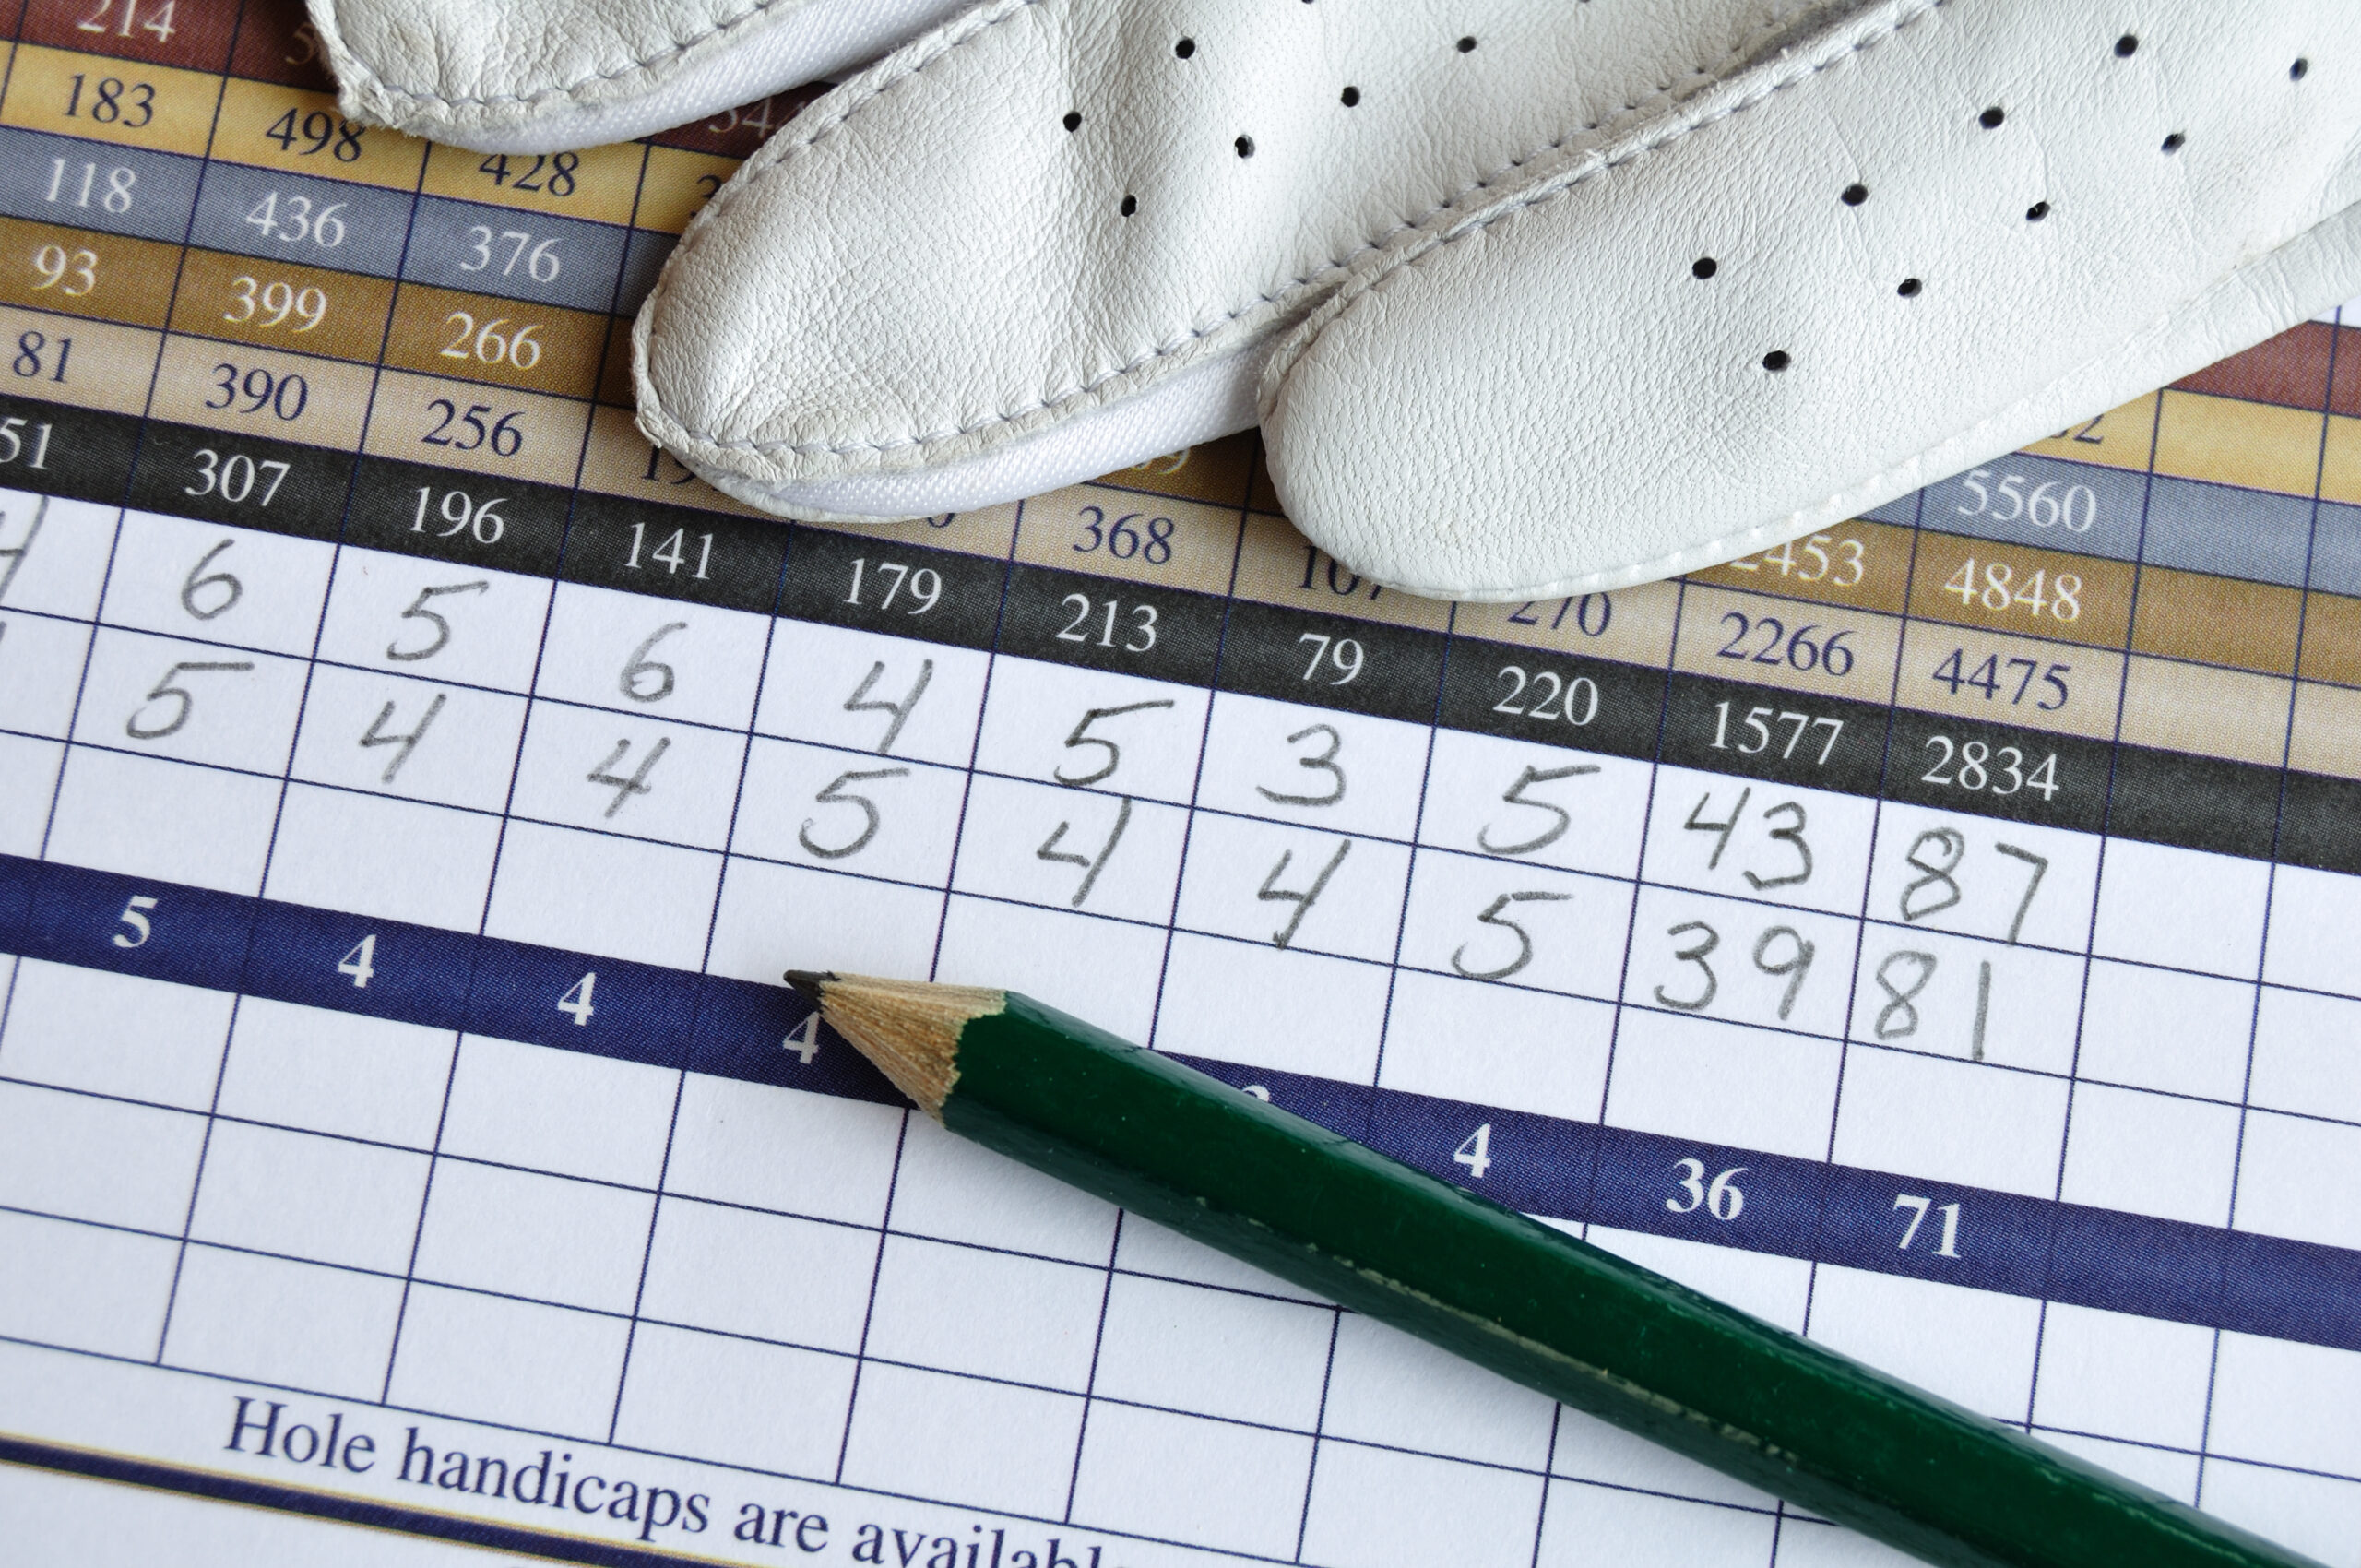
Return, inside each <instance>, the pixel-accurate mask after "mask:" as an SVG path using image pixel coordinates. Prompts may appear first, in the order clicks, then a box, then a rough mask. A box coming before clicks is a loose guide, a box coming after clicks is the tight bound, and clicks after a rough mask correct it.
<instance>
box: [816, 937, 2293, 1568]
mask: <svg viewBox="0 0 2361 1568" xmlns="http://www.w3.org/2000/svg"><path fill="white" fill-rule="evenodd" d="M787 978H788V980H789V982H790V983H792V984H793V985H794V986H795V987H796V988H797V989H798V990H800V991H801V992H804V993H805V994H806V995H808V996H810V997H811V998H813V1000H814V1001H815V1002H817V1003H818V1004H819V1005H820V1009H821V1013H822V1016H824V1017H825V1018H826V1019H827V1021H828V1023H829V1024H830V1025H831V1026H833V1027H834V1028H836V1032H837V1033H839V1034H841V1035H843V1036H844V1037H845V1038H846V1039H848V1040H850V1041H851V1042H852V1043H853V1045H854V1046H855V1047H857V1048H858V1049H859V1050H860V1052H861V1053H862V1054H863V1055H865V1056H867V1057H868V1058H869V1059H870V1060H871V1061H872V1062H873V1063H876V1064H877V1066H878V1067H879V1068H880V1069H882V1070H883V1071H884V1074H885V1075H886V1076H887V1077H888V1078H890V1079H892V1080H893V1081H894V1084H895V1085H896V1087H898V1088H900V1089H901V1090H902V1092H904V1093H905V1094H907V1095H908V1096H909V1097H910V1098H911V1099H914V1100H916V1101H918V1103H919V1107H920V1108H921V1109H922V1110H924V1111H927V1112H928V1113H929V1114H930V1115H931V1116H933V1117H934V1118H935V1119H936V1120H937V1121H939V1122H941V1123H943V1125H944V1126H945V1127H947V1128H949V1129H950V1130H951V1131H952V1132H955V1133H957V1134H961V1135H962V1136H965V1137H968V1138H972V1139H974V1140H975V1141H976V1142H978V1143H980V1144H983V1145H985V1146H988V1147H990V1148H993V1149H997V1150H998V1151H1000V1152H1001V1153H1002V1154H1004V1155H1007V1156H1009V1157H1010V1158H1014V1159H1018V1160H1021V1161H1023V1162H1024V1163H1025V1164H1026V1165H1030V1166H1032V1167H1033V1168H1035V1169H1036V1170H1042V1171H1046V1172H1047V1173H1049V1174H1050V1175H1052V1176H1055V1177H1058V1178H1060V1179H1061V1180H1063V1181H1065V1182H1071V1183H1073V1184H1074V1186H1077V1187H1080V1188H1082V1189H1083V1190H1084V1191H1086V1192H1089V1193H1095V1194H1097V1195H1098V1196H1100V1197H1102V1198H1105V1199H1107V1200H1109V1202H1112V1203H1115V1204H1119V1205H1121V1206H1123V1207H1124V1208H1127V1209H1130V1210H1131V1211H1132V1212H1133V1213H1135V1214H1138V1215H1141V1216H1143V1217H1145V1218H1149V1219H1153V1220H1155V1221H1157V1223H1159V1224H1163V1225H1168V1226H1170V1227H1171V1228H1172V1229H1175V1230H1179V1231H1181V1232H1182V1233H1183V1234H1185V1235H1188V1236H1192V1237H1194V1238H1196V1239H1197V1240H1198V1241H1204V1242H1205V1243H1207V1244H1209V1245H1211V1246H1214V1247H1216V1248H1219V1249H1220V1250H1221V1251H1223V1252H1225V1253H1229V1254H1230V1255H1231V1256H1233V1257H1237V1258H1240V1259H1243V1260H1244V1261H1246V1262H1248V1263H1251V1264H1253V1265H1257V1266H1258V1267H1261V1268H1264V1269H1267V1270H1268V1271H1270V1272H1271V1273H1273V1274H1275V1275H1277V1276H1279V1277H1281V1278H1283V1279H1287V1280H1291V1281H1293V1282H1294V1283H1296V1284H1297V1285H1299V1286H1302V1287H1304V1288H1305V1289H1310V1290H1314V1291H1317V1292H1319V1293H1320V1294H1321V1295H1323V1296H1326V1297H1327V1298H1329V1299H1330V1300H1331V1301H1337V1302H1339V1303H1341V1304H1343V1305H1345V1306H1347V1307H1350V1308H1352V1309H1353V1310H1354V1311H1356V1312H1359V1313H1367V1314H1368V1315H1370V1317H1373V1318H1376V1319H1378V1320H1380V1321H1381V1322H1383V1323H1388V1324H1393V1325H1394V1327H1396V1328H1399V1329H1402V1330H1404V1331H1405V1332H1406V1333H1410V1334H1415V1335H1417V1336H1418V1337H1420V1338H1422V1339H1426V1340H1430V1341H1431V1342H1432V1343H1434V1344H1437V1345H1440V1346H1442V1348H1445V1349H1448V1350H1451V1351H1453V1352H1455V1353H1457V1354H1459V1355H1461V1356H1464V1357H1465V1358H1467V1359H1468V1360H1471V1361H1475V1362H1477V1364H1479V1365H1481V1366H1485V1367H1489V1368H1490V1369H1491V1370H1492V1371H1494V1372H1498V1373H1500V1374H1501V1376H1503V1377H1507V1378H1511V1379H1513V1380H1514V1381H1516V1382H1518V1383H1521V1384H1525V1385H1526V1386H1527V1387H1530V1388H1535V1389H1537V1390H1539V1391H1540V1392H1542V1393H1544V1394H1547V1395H1549V1396H1553V1397H1555V1398H1557V1399H1560V1400H1562V1401H1564V1402H1565V1403H1566V1404H1569V1405H1572V1406H1573V1407H1574V1408H1577V1409H1581V1410H1586V1411H1588V1412H1590V1413H1591V1414H1592V1415H1595V1416H1597V1417H1599V1418H1601V1419H1602V1420H1608V1421H1612V1422H1614V1423H1615V1424H1616V1425H1618V1426H1620V1427H1623V1428H1625V1429H1627V1430H1629V1431H1634V1432H1637V1433H1639V1434H1640V1435H1641V1436H1643V1437H1645V1438H1649V1439H1651V1440H1653V1441H1655V1442H1656V1443H1662V1444H1664V1445H1665V1446H1666V1447H1667V1448H1670V1449H1672V1450H1674V1451H1675V1452H1677V1453H1680V1454H1684V1455H1688V1456H1689V1457H1690V1458H1691V1459H1695V1460H1697V1461H1699V1462H1700V1463H1702V1464H1705V1465H1710V1466H1712V1467H1714V1468H1715V1469H1717V1470H1720V1471H1722V1472H1723V1473H1724V1474H1726V1475H1730V1476H1734V1477H1736V1478H1737V1479H1739V1480H1742V1481H1745V1482H1747V1483H1748V1484H1750V1485H1751V1486H1756V1487H1760V1488H1761V1489H1762V1490H1763V1491H1768V1492H1772V1493H1774V1494H1776V1495H1777V1496H1780V1497H1783V1498H1786V1500H1787V1501H1788V1502H1790V1503H1797V1504H1799V1505H1801V1506H1802V1507H1805V1508H1809V1509H1810V1510H1812V1511H1813V1512H1815V1513H1818V1514H1821V1515H1826V1516H1827V1517H1829V1518H1831V1519H1834V1520H1836V1521H1837V1522H1839V1523H1840V1524H1845V1525H1849V1526H1852V1527H1853V1528H1854V1529H1857V1530H1859V1531H1860V1532H1861V1533H1862V1534H1864V1535H1867V1536H1869V1537H1872V1538H1875V1539H1878V1540H1880V1541H1883V1542H1885V1543H1886V1544H1887V1545H1889V1546H1892V1547H1896V1548H1898V1549H1900V1550H1904V1551H1907V1552H1910V1553H1912V1554H1914V1555H1916V1556H1918V1557H1921V1558H1924V1559H1926V1560H1927V1561H1928V1562H1939V1563H1946V1564H1961V1565H1967V1564H1975V1565H1979V1568H1981V1565H1986V1564H1999V1563H2007V1564H2013V1565H2021V1568H2034V1565H2037V1568H2122V1565H2127V1564H2139V1565H2140V1568H2193V1565H2196V1564H2209V1565H2213V1568H2228V1565H2233V1564H2236V1565H2239V1568H2260V1565H2263V1564H2270V1565H2272V1568H2318V1565H2317V1564H2314V1563H2313V1562H2312V1561H2311V1559H2309V1558H2306V1557H2302V1556H2298V1555H2297V1554H2296V1553H2295V1552H2292V1551H2288V1550H2284V1548H2281V1547H2278V1546H2275V1545H2273V1544H2272V1543H2271V1542H2269V1541H2266V1540H2263V1539H2261V1538H2259V1537H2256V1536H2252V1535H2249V1534H2248V1533H2247V1532H2245V1531H2243V1530H2240V1529H2237V1528H2235V1527H2234V1526H2229V1525H2225V1524H2223V1523H2221V1522H2220V1521H2219V1520H2216V1519H2213V1518H2210V1517H2208V1516H2207V1515H2203V1514H2201V1513H2199V1512H2198V1511H2197V1510H2196V1509H2194V1508H2191V1507H2189V1506H2188V1505H2187V1504H2185V1503H2177V1502H2175V1501H2173V1500H2172V1499H2171V1498H2168V1497H2165V1496H2164V1495H2163V1494H2162V1493H2160V1492H2154V1491H2149V1490H2148V1489H2147V1488H2145V1487H2142V1486H2138V1485H2135V1484H2133V1483H2132V1482H2130V1481H2128V1480H2124V1479H2121V1478H2119V1477H2118V1476H2114V1475H2111V1474H2109V1473H2108V1472H2106V1471H2105V1470H2102V1469H2100V1468H2099V1467H2096V1466H2094V1465H2091V1464H2089V1463H2086V1462H2085V1461H2083V1460H2081V1459H2078V1458H2076V1457H2074V1456H2073V1455H2069V1454H2065V1453H2062V1452H2060V1451H2059V1450H2058V1449H2055V1448H2052V1447H2050V1446H2048V1445H2047V1444H2046V1443H2037V1442H2035V1441H2034V1440H2033V1439H2031V1438H2029V1437H2025V1436H2023V1435H2021V1434H2020V1433H2018V1432H2016V1431H2011V1429H2009V1428H2007V1427H2004V1426H2001V1425H2000V1424H1999V1423H1998V1422H1996V1421H1992V1420H1987V1419H1985V1418H1984V1417H1982V1416H1979V1415H1976V1414H1975V1413H1974V1412H1973V1411H1970V1410H1966V1409H1963V1408H1960V1407H1959V1406H1957V1405H1953V1404H1952V1403H1950V1402H1949V1401H1948V1400H1944V1399H1940V1398H1937V1397H1936V1396H1933V1395H1931V1394H1928V1393H1925V1392H1923V1391H1922V1390H1919V1389H1916V1388H1913V1387H1911V1386H1909V1385H1908V1384H1904V1383H1900V1382H1897V1381H1895V1380H1894V1379H1892V1378H1890V1377H1886V1376H1884V1375H1883V1374H1881V1373H1880V1372H1873V1371H1871V1370H1870V1369H1869V1368H1867V1367H1864V1366H1862V1365H1860V1364H1859V1363H1858V1362H1856V1361H1851V1360H1846V1359H1845V1358H1844V1357H1843V1356H1839V1355H1837V1354H1835V1353H1833V1351H1830V1350H1827V1349H1825V1348H1821V1346H1818V1345H1814V1344H1812V1343H1811V1342H1810V1341H1809V1340H1807V1339H1804V1338H1802V1337H1800V1336H1797V1335H1793V1334H1789V1333H1787V1332H1786V1330H1784V1329H1780V1328H1774V1327H1773V1326H1772V1325H1771V1324H1765V1323H1762V1322H1758V1321H1757V1320H1755V1319H1754V1318H1751V1317H1749V1316H1747V1315H1746V1314H1745V1313H1741V1312H1738V1311H1737V1310H1736V1309H1734V1308H1730V1307H1726V1306H1724V1305H1722V1304H1721V1303H1720V1302H1718V1301H1712V1300H1710V1299H1708V1298H1706V1297H1704V1296H1701V1295H1699V1294H1697V1293H1696V1292H1695V1291H1693V1290H1690V1289H1686V1288H1684V1287H1682V1286H1679V1285H1676V1284H1674V1283H1673V1282H1672V1281H1671V1280H1668V1279H1666V1278H1664V1277H1662V1276H1660V1275H1655V1274H1652V1273H1650V1272H1648V1271H1647V1270H1646V1269H1643V1268H1641V1267H1639V1266H1637V1265H1633V1264H1630V1263H1626V1262H1624V1261H1623V1260H1622V1259H1620V1258H1619V1257H1616V1256H1615V1255H1614V1254H1613V1253H1606V1252H1602V1251H1600V1250H1599V1249H1598V1248H1596V1247H1593V1246H1591V1245H1589V1244H1587V1243H1585V1242H1583V1241H1575V1240H1573V1239H1572V1237H1569V1236H1566V1235H1563V1234H1561V1233H1560V1232H1558V1231H1556V1230H1552V1229H1549V1228H1548V1227H1547V1226H1545V1225H1541V1224H1539V1223H1537V1222H1536V1221H1534V1220H1531V1219H1528V1218H1525V1216H1523V1215H1521V1214H1518V1213H1516V1212H1515V1211H1514V1210H1512V1209H1507V1208H1503V1207H1501V1206H1500V1205H1498V1204H1495V1203H1492V1202H1490V1201H1489V1200H1488V1199H1485V1198H1480V1197H1477V1196H1475V1195H1474V1194H1469V1193H1465V1192H1463V1191H1461V1190H1460V1189H1459V1188H1457V1187H1453V1186H1452V1185H1451V1184H1449V1183H1448V1182H1440V1181H1437V1180H1436V1179H1435V1178H1433V1177H1431V1176H1428V1175H1426V1174H1425V1173H1423V1172H1421V1171H1418V1170H1412V1169H1410V1168H1409V1167H1408V1166H1406V1165H1403V1164H1400V1163H1398V1162H1397V1161H1395V1160H1393V1159H1389V1158H1386V1157H1385V1156H1383V1155H1382V1154H1379V1153H1377V1152H1376V1151H1374V1150H1372V1149H1369V1148H1365V1147H1363V1146H1360V1145H1358V1144H1356V1143H1354V1142H1352V1141H1351V1140H1349V1139H1347V1138H1345V1137H1343V1136H1341V1135H1339V1134H1335V1133H1332V1132H1329V1131H1328V1130H1326V1129H1325V1128H1323V1127H1320V1126H1317V1125H1314V1124H1313V1123H1310V1122H1306V1121H1304V1120H1302V1119H1301V1118H1299V1117H1297V1116H1291V1115H1289V1114H1288V1113H1287V1112H1286V1111H1280V1110H1277V1109H1275V1107H1273V1106H1271V1105H1269V1104H1267V1103H1265V1102H1264V1101H1262V1100H1260V1099H1255V1098H1254V1097H1253V1096H1252V1095H1248V1094H1244V1093H1241V1092H1240V1091H1239V1090H1237V1089H1233V1088H1231V1087H1228V1085H1225V1084H1222V1083H1218V1082H1216V1080H1214V1079H1212V1078H1209V1077H1206V1076H1205V1075H1204V1074H1202V1073H1197V1072H1193V1071H1192V1070H1191V1069H1189V1068H1187V1067H1184V1066H1181V1064H1180V1063H1176V1062H1173V1061H1172V1060H1170V1059H1169V1058H1168V1057H1163V1056H1159V1055H1157V1053H1156V1052H1154V1051H1145V1050H1142V1049H1141V1048H1140V1047H1138V1046H1134V1045H1129V1044H1126V1043H1125V1042H1124V1041H1122V1040H1120V1039H1115V1038H1114V1037H1113V1036H1111V1035H1109V1034H1107V1033H1105V1032H1103V1031H1101V1030H1098V1029H1096V1028H1092V1027H1090V1026H1089V1025H1088V1024H1086V1023H1083V1022H1082V1021H1080V1020H1079V1019H1076V1018H1072V1017H1069V1016H1066V1015H1064V1014H1062V1013H1060V1012H1058V1011H1056V1010H1055V1009H1053V1008H1050V1007H1045V1006H1043V1005H1042V1004H1039V1003H1038V1002H1034V1001H1031V1000H1030V999H1028V998H1026V997H1023V996H1019V995H1016V994H1014V993H1013V992H999V991H983V990H977V989H974V988H971V987H966V986H945V985H925V984H917V983H912V982H908V981H900V980H871V979H866V978H861V977H856V976H846V975H833V974H826V975H823V974H809V973H803V972H794V973H790V974H789V976H788V977H787Z"/></svg>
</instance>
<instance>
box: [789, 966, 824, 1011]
mask: <svg viewBox="0 0 2361 1568" xmlns="http://www.w3.org/2000/svg"><path fill="white" fill-rule="evenodd" d="M832 980H836V974H835V972H834V971H832V970H827V969H789V970H788V971H787V983H788V984H789V985H791V986H793V987H794V988H795V989H796V990H798V991H800V992H802V993H803V994H804V995H806V996H808V997H810V998H811V999H812V1000H813V1002H815V1003H817V1002H819V1001H821V1000H823V997H822V995H821V993H822V992H824V991H825V990H826V989H827V986H828V984H829V982H831V981H832Z"/></svg>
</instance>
